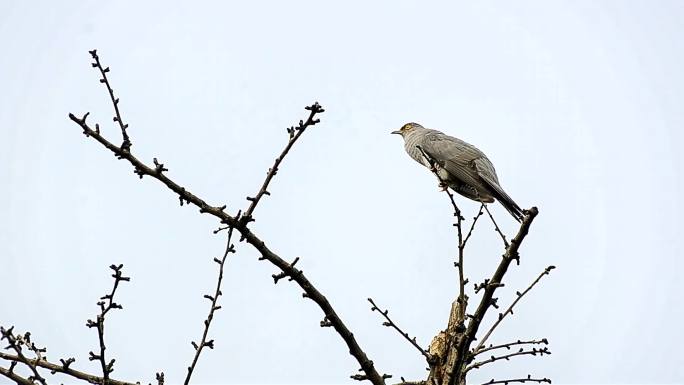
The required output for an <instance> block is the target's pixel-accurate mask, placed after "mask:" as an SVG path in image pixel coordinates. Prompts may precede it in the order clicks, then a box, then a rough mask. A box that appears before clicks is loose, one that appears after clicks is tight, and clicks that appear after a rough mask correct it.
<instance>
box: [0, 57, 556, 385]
mask: <svg viewBox="0 0 684 385" xmlns="http://www.w3.org/2000/svg"><path fill="white" fill-rule="evenodd" d="M90 55H91V57H92V59H93V62H92V66H93V67H94V68H95V69H96V70H97V71H98V72H99V75H100V83H103V84H104V85H105V87H106V89H107V92H108V94H109V97H110V99H111V103H112V105H113V108H114V118H113V120H114V122H115V123H116V124H117V125H118V127H119V130H120V131H121V137H122V139H121V144H120V145H116V144H114V143H113V142H112V141H110V140H109V139H107V138H105V136H104V135H103V134H102V133H101V130H100V125H99V124H95V125H94V127H93V126H92V125H91V124H90V123H88V122H87V118H88V116H89V113H86V114H85V115H83V116H81V117H78V116H76V115H74V114H69V118H70V119H71V120H72V121H73V122H74V123H76V124H77V125H78V126H79V127H80V128H81V129H82V130H83V134H84V135H85V136H86V137H89V138H92V139H94V140H95V141H96V142H98V143H100V144H101V145H102V146H103V147H104V148H105V149H107V150H109V151H111V152H112V153H113V154H114V155H115V156H116V158H117V159H120V160H125V161H127V162H128V163H130V164H131V166H132V167H133V170H134V172H135V174H137V175H138V176H139V177H140V178H141V179H142V178H143V177H145V176H148V177H151V178H153V179H156V180H157V181H159V182H161V183H162V184H163V185H164V186H166V188H167V189H169V190H170V191H171V192H172V193H173V194H174V195H176V196H177V197H178V199H179V203H180V205H181V206H183V205H185V204H188V205H193V206H195V207H197V208H198V209H199V212H200V213H203V214H208V215H211V216H213V217H215V218H216V219H217V220H218V223H219V227H218V228H217V229H216V230H215V231H214V233H220V232H225V234H226V247H225V251H224V253H223V256H222V258H214V262H216V264H217V266H218V273H217V278H216V288H215V290H214V291H213V293H211V294H205V295H204V298H205V299H207V300H208V301H209V312H208V315H207V317H206V319H205V320H204V324H203V328H202V333H201V337H200V339H199V340H198V341H192V342H191V345H192V347H193V348H194V351H195V353H194V355H193V358H192V361H191V362H190V364H189V366H188V368H187V374H186V377H185V379H184V384H186V385H187V384H189V383H190V382H191V379H192V375H193V372H194V370H195V368H196V365H197V363H198V361H199V359H200V356H201V354H202V352H203V351H204V349H205V348H209V349H213V348H214V340H213V339H211V338H209V331H210V326H211V324H212V321H213V320H214V318H215V316H216V314H217V313H216V312H217V311H218V310H220V309H221V305H219V299H220V297H221V296H222V295H223V293H222V291H221V285H222V283H223V276H224V269H225V267H226V263H227V260H228V256H229V255H230V254H231V253H234V252H235V251H236V248H235V245H234V244H233V243H232V240H233V234H234V233H235V231H237V233H239V234H240V241H245V242H246V243H248V244H250V245H251V246H252V247H254V248H255V249H256V250H257V251H258V252H259V254H260V257H259V259H260V260H265V261H268V262H270V263H271V264H273V265H274V266H275V267H276V269H277V270H278V272H277V273H274V274H273V275H272V277H273V281H274V283H276V284H277V283H278V282H279V281H280V280H281V279H284V278H287V279H288V280H290V281H294V282H295V283H296V284H297V285H299V287H300V288H301V290H302V296H303V297H304V298H308V299H310V300H312V301H313V302H314V303H315V304H316V305H317V306H318V307H319V308H320V309H321V311H322V313H323V318H322V320H321V322H320V326H321V327H330V328H333V329H334V330H335V332H336V333H337V334H338V335H339V336H340V338H341V339H342V341H343V342H344V343H345V344H346V345H347V347H348V348H349V353H350V354H351V355H352V356H353V358H354V359H355V360H356V362H357V363H358V364H359V366H360V370H359V373H358V374H354V375H352V376H350V377H351V378H352V379H355V380H359V381H365V380H368V381H370V382H371V383H373V384H375V385H381V384H385V382H386V380H387V379H389V378H391V377H392V376H391V375H390V374H385V373H382V372H381V371H379V370H378V369H377V368H376V367H375V365H374V364H373V361H372V360H371V359H370V358H369V357H368V355H367V354H366V353H365V352H364V350H363V349H362V348H361V345H360V344H359V342H358V341H357V340H356V338H355V337H354V334H353V333H352V332H351V330H349V328H348V327H347V326H346V324H345V323H344V321H343V320H342V318H341V317H340V316H339V315H338V313H337V312H336V311H335V309H334V308H333V306H332V305H331V304H330V302H329V301H328V299H327V298H326V297H325V296H324V295H323V294H322V293H321V292H320V291H319V290H318V289H317V288H316V287H314V285H313V284H312V283H311V282H310V281H309V280H308V278H307V277H306V276H305V275H304V273H303V271H302V270H300V269H298V268H297V267H296V264H297V262H298V261H299V258H296V259H294V260H293V261H292V262H287V261H286V260H285V259H283V258H282V257H280V256H279V255H278V254H277V253H275V252H274V251H272V250H271V249H270V248H269V247H268V246H267V245H266V243H265V242H264V241H263V240H262V239H261V238H260V237H259V236H258V235H256V234H255V233H253V232H252V230H251V229H250V227H249V225H250V223H251V222H253V221H254V220H255V219H254V212H255V210H256V208H257V206H258V204H259V202H260V201H261V199H262V198H263V197H264V196H266V195H270V193H269V191H268V188H269V185H270V183H271V182H272V181H273V178H274V177H275V176H276V174H277V172H278V170H279V168H280V167H281V165H282V163H283V161H284V159H285V157H286V156H287V154H288V153H289V152H290V150H291V149H292V148H293V146H294V145H295V143H297V141H298V140H299V139H300V138H301V136H302V135H303V134H304V132H305V131H306V130H307V129H308V128H309V127H312V126H314V125H316V124H318V123H319V122H320V120H319V115H320V114H322V113H323V112H324V109H323V108H322V107H321V106H320V105H319V104H318V103H314V104H312V105H310V106H308V107H306V110H307V111H308V116H307V117H306V119H304V120H300V121H299V123H298V124H297V125H294V126H291V127H290V128H288V129H287V133H288V141H287V143H286V145H285V147H284V149H283V150H282V152H281V153H280V155H279V156H278V157H277V158H276V160H275V162H274V163H273V165H272V166H271V168H270V169H269V170H268V173H267V175H266V178H265V179H264V181H263V183H262V185H261V186H260V187H259V189H258V191H257V192H256V193H255V194H254V195H253V196H249V197H247V201H248V202H249V203H248V205H247V207H246V208H245V209H244V210H237V211H236V212H235V214H231V213H230V212H229V211H228V209H227V205H211V204H209V203H207V202H206V201H205V200H204V199H202V198H201V197H200V196H198V195H196V194H195V193H193V192H191V191H190V190H188V189H187V188H185V187H182V185H181V184H180V183H178V182H176V181H174V180H172V179H171V178H169V177H168V176H167V174H165V172H166V171H168V169H167V168H166V167H165V166H164V164H163V163H161V162H160V161H159V160H157V158H154V159H153V160H152V164H151V165H148V164H146V163H144V162H143V161H141V160H140V159H138V158H137V157H136V156H135V155H134V154H133V152H132V150H131V149H132V146H133V142H132V140H131V137H130V136H129V133H128V124H126V123H124V120H123V118H122V115H121V111H120V110H119V99H118V98H117V97H116V96H115V94H114V91H113V89H112V86H111V84H110V82H109V79H108V78H107V73H109V67H104V66H103V65H102V64H101V62H100V57H99V56H98V54H97V52H96V51H95V50H93V51H90ZM423 155H424V156H425V158H426V159H427V161H428V162H429V163H430V164H431V165H433V172H435V168H434V164H433V160H432V159H430V157H429V156H428V155H427V154H425V153H424V152H423ZM435 175H437V173H436V172H435ZM437 177H438V178H439V176H438V175H437ZM445 192H446V194H447V195H448V198H449V202H450V204H451V208H452V209H453V211H454V217H455V223H454V226H455V228H456V237H457V239H458V255H457V256H456V261H455V262H454V266H455V267H456V268H457V271H458V285H459V294H458V296H457V298H456V299H455V300H454V302H453V303H452V306H451V312H450V316H449V320H448V322H447V327H446V329H444V330H442V331H440V332H439V333H438V334H437V335H436V336H435V337H434V338H433V340H432V342H431V343H430V345H429V346H428V347H423V346H421V344H420V343H418V342H417V341H416V338H415V337H411V336H410V335H409V333H407V332H405V331H404V330H403V329H401V328H400V327H399V325H398V324H397V323H396V322H395V321H394V320H392V318H390V316H389V312H388V310H382V309H381V308H380V307H379V306H378V305H377V304H376V302H375V301H374V300H373V299H371V298H368V301H369V302H370V304H371V310H372V311H377V312H378V313H379V314H380V316H381V317H382V319H383V325H384V326H386V327H390V328H392V329H394V330H395V331H396V332H398V333H399V334H400V335H401V336H402V337H403V338H404V339H406V340H407V342H408V343H410V344H411V345H412V346H413V347H414V348H415V349H416V350H417V351H418V352H419V353H420V355H421V357H422V358H423V359H424V360H425V361H426V363H427V365H428V367H429V375H428V377H427V379H425V380H420V381H406V380H405V379H404V378H401V382H400V384H406V385H408V384H425V385H428V384H429V385H461V384H465V383H466V376H467V375H468V373H469V372H470V371H471V370H476V369H480V368H481V367H483V366H485V365H487V364H490V363H494V362H496V361H500V360H510V359H512V358H516V357H522V356H529V355H531V356H543V355H546V354H550V353H551V352H550V351H549V350H548V348H547V346H546V345H548V340H547V339H546V338H538V339H525V340H516V341H511V342H506V343H500V344H497V345H493V344H486V342H487V341H488V339H489V337H490V336H491V335H492V333H493V332H494V331H495V330H496V328H497V327H498V326H499V325H500V324H501V323H502V321H503V320H504V319H505V318H506V317H507V316H508V315H511V314H513V308H514V306H515V305H516V304H517V303H518V302H519V301H520V300H521V299H522V297H523V296H525V295H526V294H527V293H528V292H529V291H530V290H531V289H532V288H533V287H534V286H535V285H536V284H537V283H538V282H539V281H540V280H541V278H542V277H544V276H545V275H547V274H549V272H550V271H551V270H552V269H553V268H554V266H549V267H547V268H546V269H545V270H544V271H543V272H542V273H541V274H540V275H539V276H538V277H537V279H536V280H534V281H533V282H532V284H531V285H530V286H529V287H528V288H527V289H525V290H524V291H522V292H516V294H517V297H516V298H515V300H514V301H513V302H512V303H511V304H510V305H509V306H508V307H507V308H506V310H505V311H503V312H501V313H499V315H498V319H497V320H496V321H495V322H494V323H493V324H492V325H491V326H490V327H489V328H488V329H487V331H486V332H485V333H484V334H483V335H482V336H481V337H478V336H479V335H480V334H479V333H478V332H479V330H480V325H481V324H482V322H483V320H484V317H485V315H486V314H487V312H488V311H490V309H492V308H495V309H499V305H498V303H497V302H498V301H497V298H496V297H494V294H495V293H496V291H497V289H499V288H502V287H504V283H503V278H504V276H505V274H506V272H507V271H508V269H509V267H510V265H511V263H512V262H513V261H515V262H516V263H517V264H520V254H519V250H520V246H521V244H522V242H523V241H524V239H525V236H526V235H527V233H528V231H529V229H530V226H531V224H532V222H533V221H534V219H535V217H536V216H537V214H538V210H537V208H536V207H532V208H530V209H529V210H525V216H524V218H523V221H522V223H521V225H520V228H519V230H518V231H517V233H516V234H515V235H514V236H513V237H512V238H511V240H510V242H509V241H508V240H507V238H506V236H505V235H504V233H503V232H502V231H501V229H500V228H499V226H498V225H497V224H496V222H495V220H494V217H493V216H492V214H491V213H490V212H489V210H488V208H487V206H486V205H484V204H483V205H482V206H481V207H480V209H479V211H478V213H477V215H475V216H474V217H473V219H472V222H471V223H470V226H469V227H468V226H464V225H465V219H464V218H463V216H462V213H461V210H460V209H459V208H458V206H457V205H456V201H455V200H454V196H453V195H452V193H451V192H450V191H449V190H445ZM484 212H486V213H487V214H488V216H489V218H490V219H491V221H492V223H493V225H494V229H495V231H496V232H497V233H498V234H499V236H500V237H501V239H502V242H503V248H504V252H503V255H502V257H501V260H500V261H499V264H498V266H497V267H496V270H495V271H494V273H493V274H492V276H491V277H490V278H488V279H485V280H484V282H481V283H477V284H474V292H475V294H476V295H477V294H479V293H480V292H482V295H481V297H480V299H479V302H478V304H477V306H476V307H475V309H474V312H473V313H472V314H471V313H469V308H468V302H469V297H468V295H467V294H466V291H467V290H466V288H467V284H468V282H469V280H468V278H467V277H466V276H465V270H464V259H465V250H466V245H467V242H468V240H469V239H470V237H471V235H472V234H473V231H474V229H475V225H476V224H477V223H478V219H479V218H480V217H482V216H483V215H484ZM465 229H467V232H466V231H465ZM110 268H111V269H112V271H113V274H112V277H113V278H114V282H113V286H112V290H111V291H110V292H109V293H108V294H105V295H104V296H102V297H100V298H99V301H98V302H97V305H98V307H99V310H100V312H99V314H97V315H96V317H95V319H94V320H88V321H87V323H86V326H87V327H88V328H93V329H95V330H96V331H97V336H98V347H97V349H96V350H95V351H94V352H93V351H91V352H90V353H89V360H91V361H97V362H99V363H100V367H101V374H92V373H85V372H82V371H78V370H76V369H73V368H72V365H73V364H74V363H75V361H76V360H75V359H74V358H66V359H60V360H59V363H56V362H52V361H49V360H48V359H47V357H46V349H45V348H39V347H38V346H37V345H36V344H35V343H34V342H33V340H32V337H31V334H30V333H28V332H26V333H24V334H22V333H18V332H15V331H14V327H9V328H5V327H0V332H1V334H2V335H1V338H2V340H5V341H6V342H7V346H6V347H5V350H6V351H9V353H7V352H4V351H2V352H0V359H2V361H0V364H2V363H4V364H6V365H7V367H5V366H3V365H0V375H2V376H4V377H6V378H8V379H9V380H11V381H13V382H14V383H17V384H22V385H28V384H35V383H40V384H42V385H45V384H47V380H46V377H45V376H44V373H45V372H46V371H49V372H50V373H51V374H55V373H61V374H63V375H66V376H68V377H70V378H72V379H75V380H82V381H86V382H89V383H92V384H102V385H132V384H133V383H134V382H133V381H122V380H116V379H114V378H112V376H111V374H112V372H113V371H114V363H115V359H113V358H109V357H108V356H107V355H106V344H105V320H106V316H107V315H108V314H109V312H110V311H111V310H115V309H121V308H122V306H121V305H120V304H118V303H116V302H115V301H114V296H115V294H116V292H117V289H118V288H119V284H120V283H122V282H126V281H129V279H130V278H129V277H126V276H124V275H123V266H122V265H112V266H110ZM478 338H479V339H478ZM476 341H477V344H476V345H475V342H476ZM473 345H475V346H473ZM485 353H486V355H485ZM18 368H21V369H20V370H17V369H18ZM41 373H43V374H41ZM156 381H157V383H158V384H160V385H161V384H163V383H164V381H165V379H164V373H157V374H156ZM511 382H520V383H525V382H538V383H541V382H548V383H550V382H551V380H549V379H547V378H537V377H532V376H531V375H529V374H528V375H527V376H526V377H521V378H514V379H504V380H495V379H492V380H491V381H489V382H487V383H486V384H499V383H504V384H506V383H511ZM136 383H139V382H136Z"/></svg>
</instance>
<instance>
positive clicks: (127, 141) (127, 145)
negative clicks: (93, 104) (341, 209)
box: [88, 49, 133, 151]
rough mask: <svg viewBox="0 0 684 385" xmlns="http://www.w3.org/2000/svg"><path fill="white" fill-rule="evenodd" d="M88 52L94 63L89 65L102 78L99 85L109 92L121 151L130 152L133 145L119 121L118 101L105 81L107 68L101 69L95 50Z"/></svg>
mask: <svg viewBox="0 0 684 385" xmlns="http://www.w3.org/2000/svg"><path fill="white" fill-rule="evenodd" d="M88 52H89V53H90V56H91V57H92V58H93V60H95V62H93V63H91V65H92V66H93V67H94V68H97V69H98V70H99V71H100V75H101V76H102V78H101V79H100V83H104V85H105V86H106V87H107V92H109V97H110V99H111V100H112V105H113V106H114V113H115V114H116V115H115V116H114V121H115V122H117V123H119V128H120V129H121V136H122V137H123V143H122V144H121V149H122V150H123V151H130V149H131V146H132V145H133V144H132V143H131V139H130V138H129V137H128V133H127V132H126V129H127V128H128V124H124V122H123V120H122V119H121V112H119V99H118V98H116V97H115V96H114V90H113V89H112V87H111V85H110V84H109V79H107V72H109V67H107V68H103V67H102V64H101V63H100V57H99V56H98V55H97V50H96V49H94V50H92V51H88Z"/></svg>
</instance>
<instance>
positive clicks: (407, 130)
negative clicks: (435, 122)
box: [392, 123, 423, 137]
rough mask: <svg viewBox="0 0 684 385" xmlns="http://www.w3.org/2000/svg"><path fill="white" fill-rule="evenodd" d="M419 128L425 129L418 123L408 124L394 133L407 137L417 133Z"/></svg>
mask: <svg viewBox="0 0 684 385" xmlns="http://www.w3.org/2000/svg"><path fill="white" fill-rule="evenodd" d="M417 128H423V126H421V125H420V124H418V123H406V124H404V125H403V126H401V128H400V129H398V130H397V131H392V133H393V134H398V135H401V136H403V137H405V136H406V135H407V134H410V133H411V132H413V131H415V130H416V129H417Z"/></svg>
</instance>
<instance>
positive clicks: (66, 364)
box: [0, 352, 139, 385]
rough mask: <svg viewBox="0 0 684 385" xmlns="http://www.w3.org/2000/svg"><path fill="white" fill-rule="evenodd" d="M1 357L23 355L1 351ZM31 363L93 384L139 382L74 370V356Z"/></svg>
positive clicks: (129, 384) (15, 359) (12, 358)
mask: <svg viewBox="0 0 684 385" xmlns="http://www.w3.org/2000/svg"><path fill="white" fill-rule="evenodd" d="M0 358H2V359H4V360H7V361H12V362H22V363H23V361H22V359H21V357H19V356H15V355H12V354H7V353H2V352H0ZM27 361H28V362H29V364H31V365H34V366H37V367H41V368H44V369H47V370H50V371H51V373H52V374H55V373H62V374H65V375H67V376H70V377H73V378H76V379H79V380H82V381H86V382H89V383H91V384H104V385H136V384H139V382H137V383H134V382H126V381H119V380H115V379H112V378H109V379H107V380H105V379H104V378H102V377H98V376H94V375H92V374H88V373H84V372H81V371H78V370H74V369H71V368H70V365H71V364H72V363H73V362H74V361H75V360H74V359H73V358H69V359H67V360H63V359H62V360H60V361H61V363H62V364H61V365H58V364H55V363H51V362H48V361H47V360H38V359H28V360H27ZM31 384H33V383H32V382H31Z"/></svg>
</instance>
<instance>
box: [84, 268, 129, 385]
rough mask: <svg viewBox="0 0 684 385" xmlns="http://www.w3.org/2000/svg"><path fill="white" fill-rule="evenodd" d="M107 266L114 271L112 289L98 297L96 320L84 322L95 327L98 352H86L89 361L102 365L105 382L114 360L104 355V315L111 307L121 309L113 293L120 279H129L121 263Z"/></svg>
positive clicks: (125, 280)
mask: <svg viewBox="0 0 684 385" xmlns="http://www.w3.org/2000/svg"><path fill="white" fill-rule="evenodd" d="M109 268H110V269H112V270H113V271H114V273H113V274H112V277H113V278H114V286H113V287H112V291H111V292H110V293H109V294H105V295H104V296H102V297H100V301H98V303H97V305H98V306H99V307H100V314H98V315H97V318H96V321H93V320H90V319H89V320H88V321H87V322H86V326H87V327H89V328H93V327H94V328H97V337H98V340H99V342H100V353H99V354H95V353H93V352H92V351H91V352H89V353H88V354H89V357H88V359H89V360H90V361H95V360H97V361H99V362H100V366H101V367H102V378H103V379H104V381H105V382H107V381H108V380H109V374H110V373H111V372H113V371H114V362H115V361H116V360H115V359H112V360H110V361H109V362H107V359H106V357H105V350H106V349H107V347H106V346H105V337H104V334H105V328H104V327H105V317H106V315H107V313H109V311H110V310H112V309H123V307H122V306H121V305H120V304H118V303H116V302H114V295H115V294H116V289H118V287H119V283H120V282H121V281H124V282H128V281H130V280H131V278H130V277H124V276H123V274H122V273H121V269H122V268H123V265H118V266H117V265H111V266H109Z"/></svg>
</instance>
